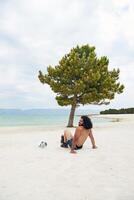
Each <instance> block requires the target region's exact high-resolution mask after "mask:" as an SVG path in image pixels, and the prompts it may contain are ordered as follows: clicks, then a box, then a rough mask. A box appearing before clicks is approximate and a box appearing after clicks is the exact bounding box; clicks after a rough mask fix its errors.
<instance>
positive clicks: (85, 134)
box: [76, 126, 90, 146]
mask: <svg viewBox="0 0 134 200" xmlns="http://www.w3.org/2000/svg"><path fill="white" fill-rule="evenodd" d="M89 133H90V129H85V128H84V127H83V126H81V127H79V137H78V140H77V143H76V145H77V146H82V145H83V144H84V142H85V141H86V139H87V138H88V136H89Z"/></svg>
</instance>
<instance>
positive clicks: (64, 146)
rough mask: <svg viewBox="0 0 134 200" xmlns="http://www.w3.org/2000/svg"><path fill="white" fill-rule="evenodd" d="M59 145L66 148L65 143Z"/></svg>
mask: <svg viewBox="0 0 134 200" xmlns="http://www.w3.org/2000/svg"><path fill="white" fill-rule="evenodd" d="M60 146H61V147H63V148H68V146H67V145H65V144H61V145H60Z"/></svg>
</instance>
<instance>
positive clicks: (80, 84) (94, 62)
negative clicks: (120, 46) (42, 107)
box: [38, 45, 124, 127]
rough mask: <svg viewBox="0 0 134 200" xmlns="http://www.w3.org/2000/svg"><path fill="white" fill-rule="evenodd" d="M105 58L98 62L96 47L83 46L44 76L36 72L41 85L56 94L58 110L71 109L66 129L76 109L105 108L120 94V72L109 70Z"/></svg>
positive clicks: (122, 87) (69, 54) (73, 51)
mask: <svg viewBox="0 0 134 200" xmlns="http://www.w3.org/2000/svg"><path fill="white" fill-rule="evenodd" d="M108 65H109V60H108V58H107V57H106V56H103V57H101V58H97V55H96V53H95V47H92V46H89V45H83V46H81V47H79V46H76V48H73V49H71V51H70V53H68V54H66V55H65V56H64V57H63V58H62V59H61V60H60V61H59V64H58V65H57V66H55V67H52V66H49V67H48V68H47V74H43V73H42V72H41V71H39V75H38V78H39V80H40V81H41V83H43V84H44V83H46V84H48V85H50V87H51V89H52V90H53V91H54V92H55V93H57V96H56V100H57V102H58V104H59V105H60V106H68V105H71V112H70V116H69V121H68V127H72V126H73V120H74V114H75V109H76V108H77V107H78V106H79V105H80V104H82V105H85V104H96V105H101V104H108V103H110V100H111V99H114V97H115V94H116V93H117V94H120V93H122V92H123V89H124V86H123V85H121V84H120V83H119V82H117V81H118V79H119V73H120V71H119V69H117V70H116V69H113V70H111V71H110V70H108Z"/></svg>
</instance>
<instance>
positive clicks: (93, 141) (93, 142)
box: [89, 129, 97, 149]
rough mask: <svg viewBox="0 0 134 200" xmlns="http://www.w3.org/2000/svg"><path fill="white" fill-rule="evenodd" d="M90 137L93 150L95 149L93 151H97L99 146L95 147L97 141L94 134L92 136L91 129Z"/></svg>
mask: <svg viewBox="0 0 134 200" xmlns="http://www.w3.org/2000/svg"><path fill="white" fill-rule="evenodd" d="M89 137H90V140H91V143H92V148H93V149H96V148H97V146H96V145H95V139H94V136H93V134H92V130H91V129H90V131H89Z"/></svg>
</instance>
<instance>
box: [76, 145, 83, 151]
mask: <svg viewBox="0 0 134 200" xmlns="http://www.w3.org/2000/svg"><path fill="white" fill-rule="evenodd" d="M82 147H83V145H81V146H77V145H76V147H75V150H79V149H82Z"/></svg>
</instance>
